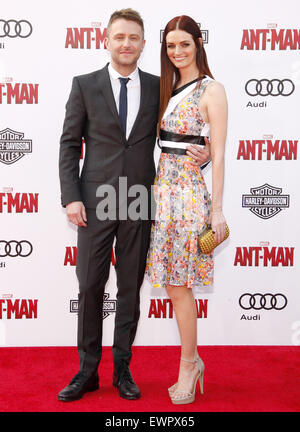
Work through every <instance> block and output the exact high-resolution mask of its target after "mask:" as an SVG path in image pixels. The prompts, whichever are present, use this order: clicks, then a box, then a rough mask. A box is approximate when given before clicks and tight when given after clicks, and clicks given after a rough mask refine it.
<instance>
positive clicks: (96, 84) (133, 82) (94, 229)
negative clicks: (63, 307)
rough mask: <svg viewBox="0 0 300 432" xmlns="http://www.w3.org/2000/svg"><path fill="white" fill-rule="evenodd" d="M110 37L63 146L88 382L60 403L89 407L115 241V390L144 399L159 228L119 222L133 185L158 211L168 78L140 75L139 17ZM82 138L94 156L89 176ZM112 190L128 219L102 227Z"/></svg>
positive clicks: (79, 83)
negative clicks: (143, 350)
mask: <svg viewBox="0 0 300 432" xmlns="http://www.w3.org/2000/svg"><path fill="white" fill-rule="evenodd" d="M107 31H108V34H107V39H106V44H107V48H108V50H109V51H110V54H111V62H110V64H109V65H106V66H105V67H104V68H103V69H101V70H99V71H96V72H93V73H90V74H87V75H82V76H78V77H75V78H74V79H73V85H72V89H71V93H70V96H69V100H68V102H67V105H66V117H65V121H64V126H63V133H62V136H61V142H60V159H59V170H60V182H61V192H62V205H63V206H65V207H66V211H67V216H68V219H69V221H70V222H72V223H74V224H76V225H78V245H77V267H76V274H77V277H78V281H79V300H78V353H79V358H80V371H79V373H77V374H76V375H75V377H74V378H73V379H72V380H71V382H70V383H69V385H68V386H67V387H66V388H64V389H63V390H62V391H61V392H60V393H59V395H58V399H59V400H62V401H72V400H76V399H79V398H81V397H82V396H83V395H84V393H86V392H87V391H93V390H96V389H97V388H98V386H99V383H98V381H99V378H98V365H99V362H100V359H101V352H102V348H101V347H102V306H103V294H104V288H105V284H106V282H107V280H108V277H109V269H110V262H111V252H112V246H113V242H114V240H115V241H116V243H115V254H116V264H115V270H116V275H117V288H118V292H117V308H116V316H115V329H114V342H113V361H114V374H113V385H114V386H115V387H117V388H118V389H119V393H120V396H121V397H123V398H126V399H137V398H139V397H140V390H139V388H138V386H137V385H136V384H135V382H134V380H133V378H132V375H131V372H130V370H129V363H130V360H131V356H132V351H131V346H132V343H133V341H134V337H135V334H136V329H137V324H138V319H139V315H140V309H139V291H140V286H141V285H142V282H143V278H144V270H145V264H146V256H147V250H148V246H149V239H150V228H151V218H150V217H147V218H140V219H138V220H131V219H129V218H123V217H122V218H121V217H119V215H120V213H121V212H123V213H122V214H124V209H125V210H127V208H128V204H129V203H130V199H128V200H127V192H128V190H129V188H130V187H131V186H133V185H136V184H139V185H143V186H144V187H145V188H146V189H147V191H148V196H149V204H150V202H151V199H150V198H151V185H152V184H153V180H154V177H155V164H154V158H153V151H154V145H155V141H156V127H157V116H158V106H159V77H157V76H154V75H151V74H148V73H145V72H143V71H141V70H140V69H138V68H137V61H138V58H139V57H140V54H141V52H142V50H143V47H144V44H145V41H144V26H143V21H142V19H141V17H140V15H139V14H138V13H137V12H135V11H133V10H131V9H124V10H122V11H117V12H115V13H114V14H113V15H112V16H111V18H110V21H109V24H108V28H107ZM82 137H84V139H85V143H86V154H85V160H84V165H83V168H82V172H81V175H80V176H79V160H80V155H81V142H82ZM196 155H198V156H199V159H198V160H199V161H200V162H203V161H204V160H206V158H207V154H206V153H204V154H200V151H199V153H197V151H195V160H197V157H196ZM122 177H123V178H126V186H127V189H126V191H125V192H126V193H125V194H124V193H123V192H124V191H123V189H122V191H121V190H119V180H120V178H122ZM103 185H110V186H112V187H113V188H114V190H115V191H116V197H117V202H116V204H115V206H116V208H115V210H117V215H118V216H117V218H115V219H114V218H108V219H106V220H99V217H97V214H96V208H97V205H98V204H99V201H100V200H99V198H97V195H98V196H99V193H98V194H97V189H98V187H99V186H100V187H101V186H103ZM121 192H122V193H121ZM125 198H126V199H125ZM150 208H151V206H150V205H149V210H150ZM98 216H99V215H98Z"/></svg>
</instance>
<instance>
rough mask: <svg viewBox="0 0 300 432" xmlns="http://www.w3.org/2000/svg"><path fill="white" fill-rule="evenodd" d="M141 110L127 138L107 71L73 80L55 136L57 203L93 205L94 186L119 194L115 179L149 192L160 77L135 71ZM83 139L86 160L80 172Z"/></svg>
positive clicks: (152, 176)
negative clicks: (57, 147) (57, 150)
mask: <svg viewBox="0 0 300 432" xmlns="http://www.w3.org/2000/svg"><path fill="white" fill-rule="evenodd" d="M139 74H140V83H141V101H140V108H139V112H138V115H137V118H136V120H135V123H134V125H133V128H132V131H131V133H130V136H129V138H128V140H127V139H126V136H125V133H124V131H123V129H122V126H121V123H120V119H119V115H118V111H117V107H116V103H115V99H114V95H113V91H112V87H111V82H110V77H109V72H108V65H106V66H105V67H104V68H103V69H101V70H98V71H96V72H92V73H89V74H86V75H81V76H77V77H75V78H73V84H72V89H71V93H70V96H69V99H68V102H67V104H66V116H65V121H64V125H63V133H62V136H61V140H60V156H59V174H60V183H61V201H62V205H63V206H66V205H67V204H68V203H70V202H72V201H82V202H83V203H84V205H85V207H86V208H91V209H94V208H96V206H97V204H98V202H99V200H100V199H99V198H97V197H96V189H97V187H98V186H99V185H102V184H109V185H112V186H114V187H115V190H116V192H117V194H118V184H119V177H120V176H124V177H127V182H128V188H129V187H130V186H132V185H134V184H142V185H144V186H146V187H147V189H148V190H150V188H151V185H152V184H153V180H154V177H155V164H154V158H153V151H154V145H155V140H156V127H157V117H158V107H159V77H157V76H155V75H151V74H149V73H146V72H143V71H141V70H139ZM82 137H83V138H84V139H85V144H86V151H85V159H84V164H83V167H82V171H81V175H80V176H79V161H80V155H81V146H82V144H81V143H82Z"/></svg>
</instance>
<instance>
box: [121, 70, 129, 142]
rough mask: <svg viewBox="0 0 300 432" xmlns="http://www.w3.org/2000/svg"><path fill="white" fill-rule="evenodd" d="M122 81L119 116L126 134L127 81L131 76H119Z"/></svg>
mask: <svg viewBox="0 0 300 432" xmlns="http://www.w3.org/2000/svg"><path fill="white" fill-rule="evenodd" d="M119 80H120V82H121V90H120V100H119V117H120V121H121V125H122V128H123V130H124V132H125V135H126V123H127V83H128V81H129V80H130V78H119Z"/></svg>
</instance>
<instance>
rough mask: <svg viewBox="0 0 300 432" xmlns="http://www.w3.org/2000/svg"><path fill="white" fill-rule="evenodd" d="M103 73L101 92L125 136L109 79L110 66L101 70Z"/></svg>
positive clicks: (100, 79)
mask: <svg viewBox="0 0 300 432" xmlns="http://www.w3.org/2000/svg"><path fill="white" fill-rule="evenodd" d="M101 72H102V73H101V75H100V77H99V84H100V90H101V92H102V94H103V96H104V98H105V100H106V103H107V105H108V106H109V109H110V111H111V113H112V115H113V116H114V118H115V120H116V124H117V125H118V126H119V127H120V129H121V131H122V133H123V134H124V130H123V128H122V125H121V122H120V117H119V114H118V110H117V106H116V102H115V98H114V94H113V90H112V87H111V82H110V77H109V72H108V64H107V65H106V66H105V68H103V69H102V70H101Z"/></svg>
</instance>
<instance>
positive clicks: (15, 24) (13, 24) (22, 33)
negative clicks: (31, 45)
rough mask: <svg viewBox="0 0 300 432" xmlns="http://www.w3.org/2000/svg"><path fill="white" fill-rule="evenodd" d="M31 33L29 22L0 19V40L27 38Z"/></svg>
mask: <svg viewBox="0 0 300 432" xmlns="http://www.w3.org/2000/svg"><path fill="white" fill-rule="evenodd" d="M31 33H32V25H31V24H30V22H29V21H26V20H20V21H16V20H13V19H10V20H7V21H5V20H3V19H0V38H1V37H5V36H7V37H10V38H16V37H20V38H27V37H29V36H30V35H31Z"/></svg>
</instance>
